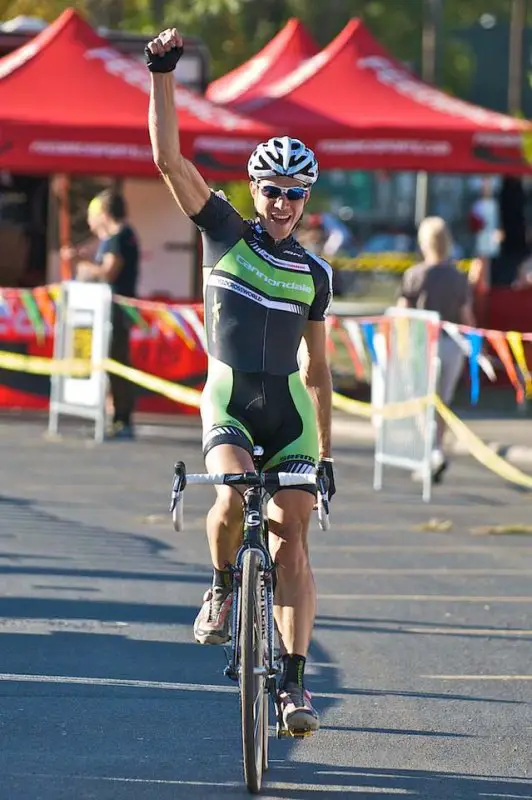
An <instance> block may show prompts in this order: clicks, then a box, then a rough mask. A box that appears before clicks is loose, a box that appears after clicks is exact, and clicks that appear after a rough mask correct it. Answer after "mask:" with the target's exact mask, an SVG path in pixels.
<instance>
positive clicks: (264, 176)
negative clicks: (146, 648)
mask: <svg viewBox="0 0 532 800" xmlns="http://www.w3.org/2000/svg"><path fill="white" fill-rule="evenodd" d="M145 52H146V60H147V64H148V68H149V70H150V72H151V74H152V75H151V94H150V109H149V132H150V138H151V143H152V149H153V156H154V161H155V163H156V165H157V167H158V168H159V171H160V172H161V174H162V176H163V178H164V180H165V182H166V184H167V185H168V187H169V189H170V191H171V193H172V195H173V197H174V199H175V200H176V202H177V204H178V205H179V207H180V208H181V210H182V211H183V212H184V213H185V214H187V215H188V216H189V217H190V218H191V219H192V221H193V222H194V223H195V224H196V225H197V226H198V228H199V230H200V231H201V233H202V239H203V264H204V307H205V328H206V334H207V345H208V356H209V358H208V377H207V382H206V385H205V388H204V391H203V395H202V401H201V415H202V423H203V452H204V456H205V464H206V468H207V470H208V471H209V472H211V473H221V472H242V471H245V470H252V469H253V459H252V454H253V445H254V444H257V445H260V446H261V447H263V448H264V458H263V463H262V465H261V468H262V469H264V470H277V471H286V472H296V473H297V472H299V473H301V474H303V473H306V472H312V471H314V469H315V468H316V465H317V464H318V463H321V464H322V465H323V467H324V469H325V471H326V475H327V477H328V481H329V497H332V495H333V494H334V492H335V485H334V475H333V460H332V458H331V441H330V430H331V396H332V389H331V374H330V369H329V365H328V361H327V355H326V332H325V322H324V319H325V314H326V312H327V308H328V306H329V303H330V300H331V294H332V290H331V278H332V271H331V268H330V266H329V265H328V264H327V263H326V262H325V261H322V260H321V259H319V258H318V257H316V256H315V255H312V254H310V253H308V252H307V251H306V250H304V249H303V248H302V247H301V246H300V245H299V244H298V243H297V241H296V240H295V239H294V238H293V236H292V233H293V231H294V229H295V227H296V225H297V224H298V222H299V221H300V219H301V217H302V214H303V210H304V207H305V204H306V202H307V201H308V199H309V195H310V191H311V187H312V185H313V184H314V183H315V181H316V179H317V177H318V165H317V162H316V159H315V157H314V154H313V152H312V151H311V150H309V149H308V148H307V147H305V145H304V144H303V143H302V142H300V141H299V140H297V139H291V138H289V137H287V136H282V137H275V138H273V139H270V140H269V141H268V142H264V143H262V144H259V145H258V146H257V147H256V149H255V150H254V152H253V153H252V154H251V157H250V159H249V162H248V172H249V177H250V191H251V194H252V197H253V200H254V204H255V210H256V218H255V219H254V220H244V219H243V218H242V217H241V216H240V214H239V213H238V212H237V211H236V209H235V208H233V206H232V205H231V204H230V203H229V202H228V201H227V200H226V199H225V198H224V197H222V196H221V195H220V194H217V193H215V192H213V191H211V190H210V189H209V187H208V186H207V184H206V183H205V181H204V179H203V178H202V176H201V175H200V174H199V172H198V171H197V170H196V168H195V166H194V165H193V164H192V163H191V162H190V161H188V160H187V159H186V158H184V157H183V156H182V154H181V152H180V147H179V132H178V124H177V115H176V109H175V105H174V79H173V76H172V72H173V70H174V69H175V66H176V64H177V61H178V60H179V58H180V57H181V55H182V53H183V42H182V37H181V35H180V34H179V33H178V31H177V30H176V29H175V28H172V29H167V30H165V31H163V32H162V33H161V34H159V36H157V37H156V38H155V39H153V40H152V41H151V42H150V43H149V44H148V46H147V47H146V51H145ZM298 351H299V353H298ZM298 356H299V358H298ZM298 361H299V366H298ZM315 494H316V493H315V489H314V487H311V486H308V485H306V486H305V485H302V486H301V487H296V488H290V489H288V488H285V489H282V490H280V491H278V492H276V493H275V494H274V496H273V497H271V498H270V499H269V502H268V518H269V527H270V547H271V552H272V557H273V558H274V560H275V562H276V566H277V569H276V572H277V586H276V592H275V608H274V612H275V619H276V623H277V627H278V629H279V635H280V639H281V647H282V652H283V656H282V659H283V672H282V676H281V681H280V694H279V699H280V702H281V707H282V710H283V719H284V723H285V725H286V726H287V728H288V729H289V730H291V731H292V732H297V731H314V730H317V729H318V727H319V722H318V715H317V713H316V711H315V710H314V708H313V707H312V704H311V698H310V694H309V692H308V691H306V689H305V683H304V669H305V661H306V655H307V650H308V647H309V643H310V638H311V634H312V628H313V625H314V616H315V605H316V591H315V585H314V580H313V576H312V572H311V568H310V564H309V557H308V547H307V533H308V527H309V521H310V517H311V514H312V510H313V507H314V504H315ZM207 535H208V540H209V548H210V553H211V558H212V563H213V568H214V569H213V582H212V586H211V587H210V588H209V589H208V591H207V592H206V594H205V595H204V598H203V606H202V608H201V610H200V612H199V614H198V616H197V618H196V621H195V624H194V635H195V638H196V640H197V641H198V642H200V643H202V644H220V643H224V642H227V641H228V640H229V638H230V630H229V623H230V616H231V614H230V610H231V584H232V578H231V572H230V569H229V567H230V565H231V564H232V563H234V559H235V555H236V552H237V549H238V546H239V544H240V541H241V535H242V497H241V494H240V493H239V492H237V491H236V490H235V489H234V488H231V487H228V486H221V487H217V497H216V500H215V503H214V505H213V507H212V508H211V510H210V512H209V514H208V516H207Z"/></svg>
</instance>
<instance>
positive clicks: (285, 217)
mask: <svg viewBox="0 0 532 800" xmlns="http://www.w3.org/2000/svg"><path fill="white" fill-rule="evenodd" d="M291 218H292V215H291V214H272V220H273V222H278V223H280V224H283V223H285V222H289V221H290V219H291Z"/></svg>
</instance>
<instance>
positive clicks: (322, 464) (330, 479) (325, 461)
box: [318, 458, 336, 500]
mask: <svg viewBox="0 0 532 800" xmlns="http://www.w3.org/2000/svg"><path fill="white" fill-rule="evenodd" d="M333 463H334V462H333V459H332V458H322V459H321V461H318V474H320V473H321V474H322V475H324V476H325V478H326V485H327V497H328V498H329V500H331V498H332V497H333V495H334V494H336V484H335V483H334V469H333Z"/></svg>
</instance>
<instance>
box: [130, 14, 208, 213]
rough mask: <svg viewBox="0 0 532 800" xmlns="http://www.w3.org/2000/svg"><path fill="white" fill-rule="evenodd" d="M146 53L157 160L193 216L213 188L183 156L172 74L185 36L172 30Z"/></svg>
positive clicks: (151, 129) (150, 120)
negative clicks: (149, 74)
mask: <svg viewBox="0 0 532 800" xmlns="http://www.w3.org/2000/svg"><path fill="white" fill-rule="evenodd" d="M145 52H146V60H147V63H148V69H149V70H150V72H151V92H150V107H149V117H148V127H149V132H150V140H151V146H152V151H153V160H154V161H155V163H156V165H157V168H158V169H159V172H160V173H161V175H162V176H163V178H164V180H165V183H166V184H167V186H168V188H169V189H170V191H171V192H172V195H173V196H174V198H175V200H176V202H177V204H178V205H179V207H180V208H181V210H182V211H183V212H184V213H185V214H186V215H187V216H189V217H192V216H194V215H195V214H199V212H200V211H201V210H202V208H203V207H204V205H205V203H206V202H207V200H208V199H209V197H210V189H209V187H208V186H207V184H206V183H205V181H204V179H203V178H202V176H201V175H200V173H199V172H198V170H197V169H196V167H195V166H194V164H192V162H191V161H189V160H188V159H186V158H184V156H183V155H182V154H181V147H180V143H179V127H178V120H177V111H176V107H175V102H174V88H175V87H174V77H173V74H172V73H173V71H174V69H175V67H176V64H177V62H178V61H179V59H180V58H181V55H182V54H183V39H182V37H181V34H180V33H179V32H178V31H177V30H176V29H175V28H168V29H167V30H165V31H163V32H162V33H160V34H159V35H158V36H156V38H155V39H152V41H151V42H149V44H148V45H147V47H146V51H145Z"/></svg>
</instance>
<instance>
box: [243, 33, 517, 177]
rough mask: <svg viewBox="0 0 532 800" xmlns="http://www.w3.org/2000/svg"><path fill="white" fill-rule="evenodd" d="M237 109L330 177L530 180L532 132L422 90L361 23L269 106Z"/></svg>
mask: <svg viewBox="0 0 532 800" xmlns="http://www.w3.org/2000/svg"><path fill="white" fill-rule="evenodd" d="M229 107H230V108H233V109H238V110H239V111H242V112H243V113H246V114H250V115H253V116H254V117H255V118H256V119H259V120H260V121H263V122H267V123H269V124H271V125H274V126H275V127H276V128H277V132H278V133H281V132H286V133H290V134H292V135H296V136H300V137H301V138H303V139H304V140H305V141H307V142H308V143H309V145H312V146H314V148H315V149H316V154H317V155H318V158H319V161H320V165H321V167H322V168H325V169H327V168H329V169H332V168H336V169H398V170H427V171H432V172H477V173H479V172H492V173H495V172H504V173H514V174H522V173H525V172H530V171H531V164H530V162H529V159H528V158H527V155H528V156H529V158H530V159H531V160H532V141H531V137H532V125H530V124H529V123H527V122H524V121H521V120H517V119H513V118H511V117H509V116H505V115H504V114H497V113H495V112H493V111H488V110H486V109H484V108H480V107H478V106H474V105H472V104H470V103H466V102H464V101H463V100H459V99H456V98H454V97H451V96H449V95H446V94H445V93H444V92H441V91H439V90H438V89H436V88H434V87H432V86H429V85H428V84H426V83H423V82H422V81H421V80H419V79H418V78H417V77H415V76H414V75H413V74H412V73H411V72H409V71H408V69H406V68H405V67H404V66H402V65H401V64H400V63H399V62H398V61H396V60H394V59H393V58H392V57H391V56H390V55H389V54H388V53H387V52H386V50H385V49H384V48H383V47H381V45H380V44H379V43H378V42H377V41H376V40H375V39H374V38H373V36H372V35H371V33H370V32H369V31H368V29H367V28H366V27H365V26H364V24H363V23H362V22H361V21H360V20H358V19H353V20H351V21H350V22H349V23H348V24H347V25H346V27H345V28H344V29H343V31H341V33H340V34H339V35H338V36H337V37H336V39H334V40H333V41H332V42H331V43H330V44H329V45H328V47H326V48H325V49H324V50H322V51H321V52H320V53H318V54H317V55H316V56H314V57H313V58H311V59H310V60H309V61H307V62H306V63H304V64H302V65H301V66H300V67H299V68H297V69H296V70H294V71H293V72H292V73H291V74H289V75H287V76H286V77H285V78H284V79H282V80H280V81H277V82H276V83H274V84H270V85H268V86H265V87H264V88H263V89H261V94H260V96H255V97H254V98H251V99H249V100H247V101H245V102H240V101H236V102H234V103H231V104H229Z"/></svg>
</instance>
